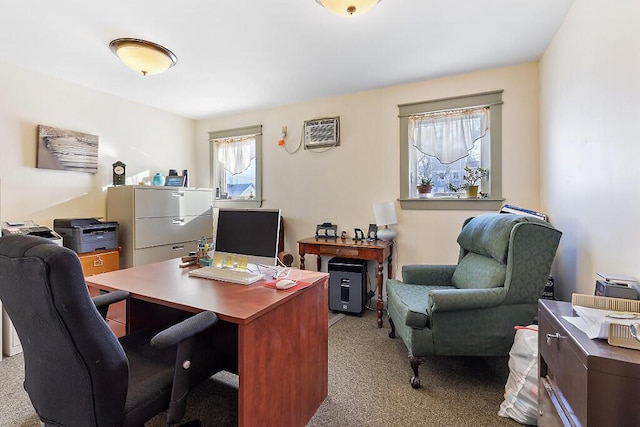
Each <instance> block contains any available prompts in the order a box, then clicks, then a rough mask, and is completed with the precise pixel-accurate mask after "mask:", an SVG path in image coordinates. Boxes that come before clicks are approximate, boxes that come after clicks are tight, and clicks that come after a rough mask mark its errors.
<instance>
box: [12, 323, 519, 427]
mask: <svg viewBox="0 0 640 427" xmlns="http://www.w3.org/2000/svg"><path fill="white" fill-rule="evenodd" d="M336 317H337V319H336ZM331 320H334V323H333V326H331V327H330V328H329V396H328V397H327V398H326V399H325V401H324V402H323V404H322V405H321V406H320V408H319V409H318V411H317V412H316V414H315V415H314V416H313V417H312V419H311V420H310V421H309V423H308V427H320V426H331V427H334V426H363V427H366V426H372V427H373V426H423V427H430V426H434V427H435V426H438V427H442V426H444V427H446V426H452V427H458V426H487V427H489V426H490V427H493V426H503V425H504V426H512V427H513V426H517V425H519V424H518V423H516V422H515V421H513V420H510V419H505V418H501V417H499V416H498V415H497V412H498V409H499V407H500V403H501V402H502V400H503V394H504V386H505V383H506V380H507V377H508V374H509V372H508V366H507V362H508V359H507V358H506V357H504V358H471V357H469V358H464V357H433V358H429V359H428V360H427V362H426V363H424V364H423V365H422V366H421V367H420V378H421V381H422V385H423V388H422V389H419V390H414V389H412V388H411V386H410V384H409V377H410V376H411V369H410V368H409V363H408V361H407V351H406V348H405V347H404V345H403V344H402V341H401V340H400V339H399V338H396V339H394V340H392V339H390V338H389V337H388V336H387V333H388V330H389V328H388V321H387V319H386V318H385V322H384V326H383V328H382V329H379V328H378V327H377V324H376V318H375V312H371V311H365V313H364V314H363V316H362V317H357V316H351V315H332V313H330V321H331ZM23 369H24V364H23V359H22V356H21V355H16V356H13V357H11V358H5V359H3V360H2V362H0V381H1V383H2V387H0V405H1V406H0V408H1V409H0V426H2V427H37V426H38V425H39V422H38V419H37V417H36V416H35V414H34V411H33V409H32V407H31V405H30V403H29V400H28V397H27V395H26V392H25V391H24V389H23V388H22V381H23ZM237 387H238V378H237V376H235V375H233V374H229V373H226V372H222V373H220V374H218V375H216V376H214V377H212V379H211V380H210V381H207V382H206V383H204V384H203V385H201V386H199V387H198V388H196V389H195V390H193V392H192V393H191V395H190V398H189V403H188V408H187V416H186V417H185V419H184V421H188V420H190V419H193V418H198V419H200V420H201V421H202V424H203V426H204V427H209V426H212V427H213V426H215V427H223V426H234V425H236V420H237ZM163 425H164V424H163V420H162V419H161V417H156V418H154V419H152V420H151V421H149V422H148V423H147V424H146V425H145V426H146V427H161V426H163Z"/></svg>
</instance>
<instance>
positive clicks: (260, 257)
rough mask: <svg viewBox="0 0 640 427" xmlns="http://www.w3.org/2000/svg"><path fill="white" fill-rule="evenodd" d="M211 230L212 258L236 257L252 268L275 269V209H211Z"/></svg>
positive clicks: (277, 213)
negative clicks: (212, 219)
mask: <svg viewBox="0 0 640 427" xmlns="http://www.w3.org/2000/svg"><path fill="white" fill-rule="evenodd" d="M216 211H217V212H216ZM213 229H214V230H215V235H214V236H213V238H214V253H215V256H216V257H217V256H219V255H222V256H223V257H225V258H226V257H228V256H229V255H236V256H237V257H245V258H248V262H249V263H252V264H266V265H269V266H275V265H277V262H278V261H277V258H278V240H279V234H280V210H279V209H227V208H219V209H214V226H213ZM225 267H229V265H226V264H225Z"/></svg>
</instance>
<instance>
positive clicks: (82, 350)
mask: <svg viewBox="0 0 640 427" xmlns="http://www.w3.org/2000/svg"><path fill="white" fill-rule="evenodd" d="M126 297H127V293H126V292H112V293H110V294H106V295H101V296H99V297H96V299H97V301H98V304H99V305H102V304H107V303H109V302H113V301H115V300H121V299H122V298H126ZM0 299H2V302H3V304H4V307H5V308H6V310H7V312H8V314H9V317H10V318H11V320H12V321H13V324H14V326H15V328H16V331H17V333H18V336H19V337H20V341H21V343H22V348H23V352H24V364H25V381H24V388H25V390H26V391H27V393H28V394H29V398H30V399H31V402H32V404H33V406H34V408H35V410H36V412H37V414H38V416H39V418H40V420H41V421H42V423H44V425H47V426H49V425H51V426H69V427H71V426H79V427H88V426H142V425H143V424H144V423H145V422H146V421H147V420H149V419H151V418H153V417H154V416H156V415H157V414H159V413H163V412H165V411H166V424H167V425H171V424H175V423H177V422H179V421H180V420H181V419H182V418H183V416H184V413H185V407H186V396H187V392H188V390H189V389H190V388H192V387H194V386H195V385H197V384H199V383H200V382H202V381H204V380H206V379H207V378H209V377H210V376H211V375H213V374H215V373H216V372H218V371H220V370H222V369H223V368H224V366H223V365H224V363H223V361H222V360H220V359H221V358H220V357H218V356H217V354H216V352H215V349H214V347H213V345H212V341H211V340H210V338H211V336H210V334H211V333H215V327H214V328H213V329H211V326H212V325H214V324H215V323H216V322H217V321H218V318H217V316H216V315H215V313H212V312H202V313H199V314H197V315H194V316H192V317H190V318H188V319H186V320H184V321H183V322H181V323H179V324H177V325H174V326H172V327H170V328H168V329H166V330H164V331H162V332H160V333H158V334H153V333H152V332H149V331H142V332H136V333H133V334H130V335H127V336H125V337H122V338H120V339H119V340H118V339H117V338H116V337H115V335H114V334H113V333H112V332H111V330H110V329H109V327H108V326H107V324H106V323H105V321H104V320H103V318H104V316H103V315H101V313H99V311H98V310H97V308H96V306H95V305H94V303H93V302H92V300H91V298H90V296H89V293H88V291H87V286H86V284H85V281H84V277H83V274H82V268H81V266H80V261H79V259H78V256H77V255H76V254H75V253H74V252H73V251H71V250H70V249H67V248H63V247H60V246H57V245H56V244H54V243H52V242H51V241H50V240H47V239H44V238H40V237H33V236H4V237H0ZM102 308H106V306H102V307H101V309H102ZM101 311H102V314H104V315H106V309H102V310H101ZM189 424H190V425H194V424H195V425H197V424H199V423H198V422H197V421H196V422H192V423H189Z"/></svg>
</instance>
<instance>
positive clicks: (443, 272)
mask: <svg viewBox="0 0 640 427" xmlns="http://www.w3.org/2000/svg"><path fill="white" fill-rule="evenodd" d="M456 267H457V265H405V266H403V267H402V281H403V282H404V283H411V284H412V285H426V286H452V283H451V277H452V276H453V272H454V271H455V269H456Z"/></svg>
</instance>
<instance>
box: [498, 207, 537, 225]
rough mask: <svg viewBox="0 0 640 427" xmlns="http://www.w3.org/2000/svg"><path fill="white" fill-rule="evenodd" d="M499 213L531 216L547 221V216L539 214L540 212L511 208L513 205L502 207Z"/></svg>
mask: <svg viewBox="0 0 640 427" xmlns="http://www.w3.org/2000/svg"><path fill="white" fill-rule="evenodd" d="M500 213H512V214H516V215H527V216H533V217H536V218H540V219H541V220H543V221H548V219H547V215H545V214H543V213H541V212H536V211H533V210H531V209H525V208H521V207H518V206H513V205H503V206H502V208H501V209H500Z"/></svg>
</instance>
